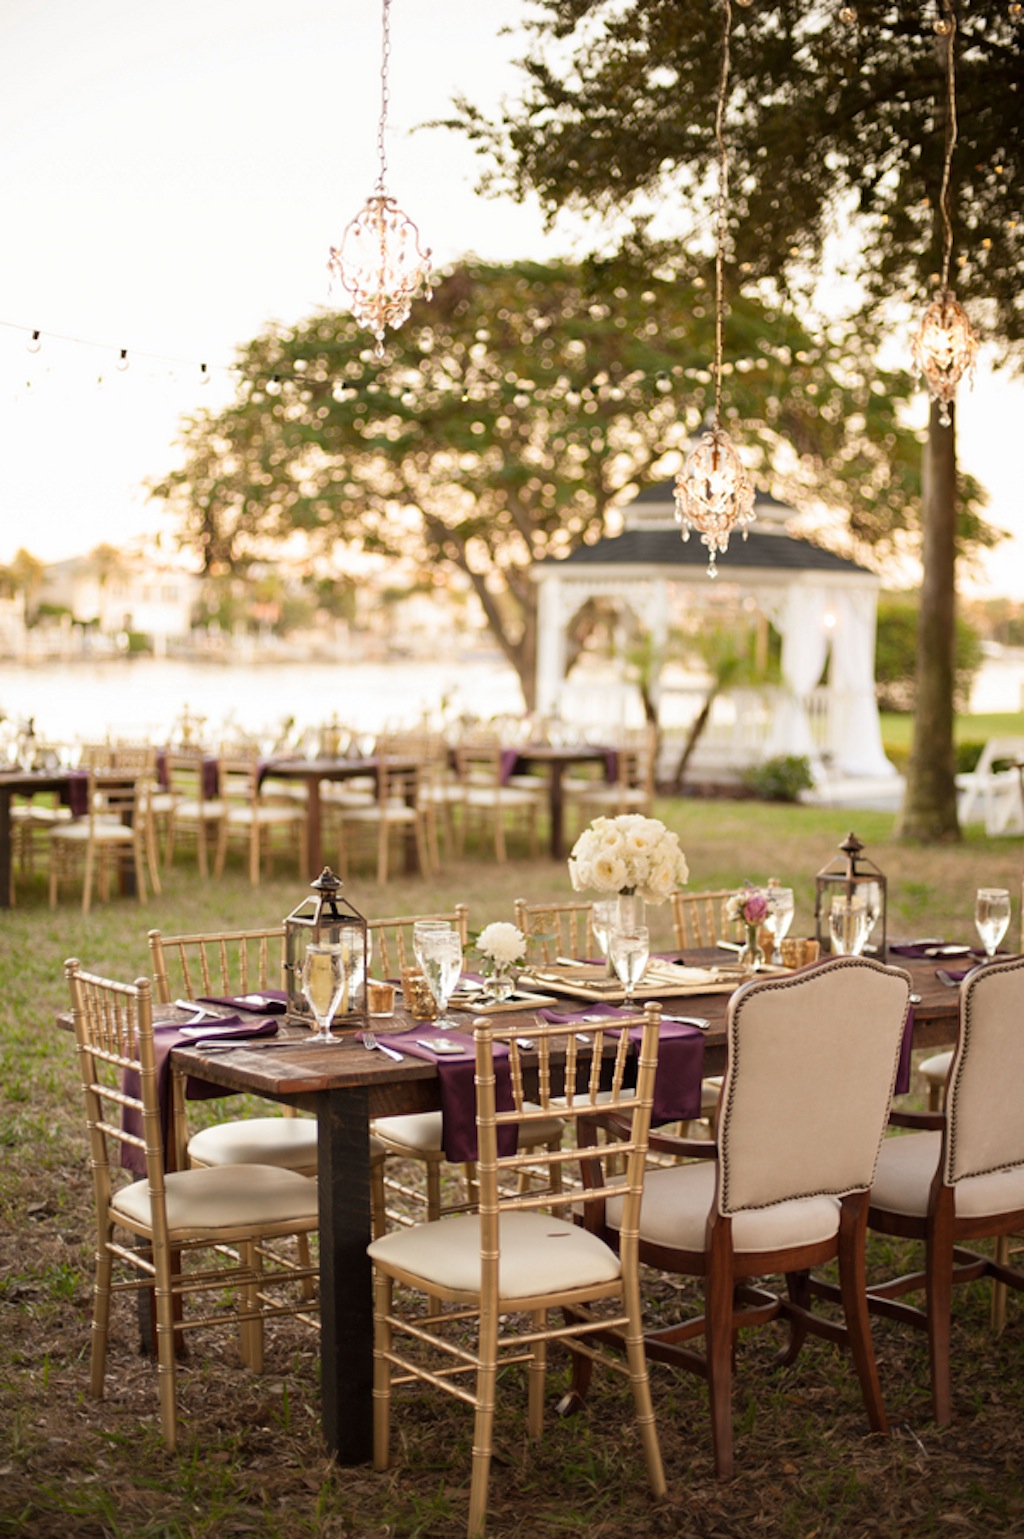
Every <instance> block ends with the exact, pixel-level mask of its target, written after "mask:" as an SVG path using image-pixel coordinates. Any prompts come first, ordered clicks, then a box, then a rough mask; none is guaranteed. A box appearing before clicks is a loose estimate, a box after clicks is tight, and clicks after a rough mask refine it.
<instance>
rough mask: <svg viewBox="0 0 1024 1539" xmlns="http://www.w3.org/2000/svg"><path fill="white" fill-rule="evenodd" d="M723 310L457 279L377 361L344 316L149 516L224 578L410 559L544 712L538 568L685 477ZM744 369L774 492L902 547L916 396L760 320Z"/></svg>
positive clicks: (753, 431)
mask: <svg viewBox="0 0 1024 1539" xmlns="http://www.w3.org/2000/svg"><path fill="white" fill-rule="evenodd" d="M713 308H714V307H713V304H712V303H709V297H708V287H707V279H706V275H705V270H704V265H703V264H701V263H694V262H690V261H680V260H676V261H674V262H672V261H670V260H669V259H668V257H667V256H665V255H664V254H658V256H657V261H656V262H655V264H654V267H653V269H652V268H651V267H650V266H648V265H644V266H643V267H640V266H638V265H637V264H636V263H635V262H634V261H632V260H631V259H630V258H629V257H627V256H623V257H620V258H617V259H615V260H609V261H603V262H597V261H594V262H590V263H584V264H579V265H577V264H571V263H568V262H562V263H554V264H538V263H527V262H524V263H517V264H514V265H510V266H495V265H486V264H482V263H476V262H472V261H466V262H463V263H460V264H459V265H457V266H456V267H454V268H453V269H452V270H451V271H450V272H449V273H447V274H446V275H445V276H444V277H443V278H442V279H441V281H440V283H439V285H438V286H437V288H435V290H434V293H433V296H432V299H431V301H430V303H429V304H428V303H426V302H420V303H419V304H418V305H416V306H415V307H414V310H413V314H412V316H411V317H410V319H409V321H408V322H407V323H406V324H405V326H403V327H402V329H401V330H400V331H398V332H396V333H395V334H394V336H393V337H391V338H389V345H388V353H387V356H386V357H385V359H384V360H383V361H382V362H378V361H377V360H375V359H374V358H373V356H372V351H371V348H370V346H369V344H368V338H367V335H366V332H365V331H364V330H363V329H361V328H360V327H359V326H358V325H357V323H356V322H355V321H354V320H353V319H352V317H351V316H349V315H339V314H334V313H323V314H320V315H317V316H315V317H313V318H312V319H310V320H308V321H306V322H304V323H302V324H301V325H299V326H297V327H295V328H294V329H291V330H282V329H280V328H272V329H270V330H268V331H266V332H265V333H264V334H263V335H261V336H259V337H257V338H255V339H254V340H253V341H252V342H251V343H250V344H249V345H248V346H247V347H246V348H245V349H244V351H243V352H242V353H241V355H240V358H239V367H240V370H241V382H240V384H239V388H238V391H237V396H236V399H235V401H234V402H233V403H231V404H230V405H229V406H228V407H226V408H225V409H224V410H223V411H221V412H219V413H216V414H211V413H203V414H201V415H199V416H197V417H195V418H194V419H192V420H191V421H190V422H189V423H188V424H187V425H186V427H185V430H184V445H185V449H186V458H185V462H184V464H183V466H182V467H181V469H180V470H177V471H175V472H174V473H173V474H172V475H170V476H168V477H167V478H166V480H165V481H164V482H163V483H162V484H161V485H159V486H157V487H156V488H154V491H155V495H157V496H158V497H162V498H164V499H166V501H167V503H168V505H169V508H170V510H171V512H172V513H173V515H174V516H175V517H176V518H177V519H178V522H179V528H180V537H181V540H182V542H183V543H184V544H186V545H188V546H190V547H191V548H193V549H198V550H199V551H200V552H201V553H202V555H203V559H204V566H205V569H206V571H208V572H210V573H211V574H217V573H224V572H231V571H244V569H245V568H246V566H247V565H248V564H250V563H251V562H253V561H254V560H257V559H262V558H265V557H266V556H267V555H268V553H270V552H271V551H273V550H274V549H276V548H277V547H278V546H280V545H281V544H283V543H284V542H285V541H290V540H291V541H294V539H295V537H296V535H298V536H300V537H301V538H302V539H303V540H304V541H305V548H306V549H307V550H308V551H309V552H310V554H311V556H313V557H315V556H316V555H317V554H319V555H320V556H321V558H322V559H330V560H331V561H333V562H334V563H335V569H337V568H338V566H339V564H343V552H344V549H345V548H346V547H348V548H350V549H357V550H360V551H363V552H369V553H371V554H383V555H388V556H405V557H410V556H411V557H413V558H414V559H416V560H417V561H418V563H419V565H420V567H421V569H422V571H423V572H424V573H426V574H428V575H430V576H431V577H432V578H433V581H434V582H436V583H437V584H438V585H439V586H443V585H444V583H445V582H446V580H447V574H448V573H449V572H450V570H451V568H456V569H457V570H458V571H459V572H461V573H462V574H463V578H464V580H465V581H466V582H467V583H468V584H469V585H470V586H471V588H472V589H473V591H474V592H475V593H476V595H477V597H478V598H479V601H480V603H481V605H482V606H483V610H484V613H485V615H486V618H487V622H488V624H489V626H490V628H491V630H492V631H493V633H494V635H495V637H496V638H497V640H498V642H499V644H500V645H501V647H502V649H503V650H504V652H505V655H506V657H507V658H508V659H509V661H510V662H511V663H512V665H513V666H514V667H515V668H516V669H517V671H518V674H519V677H520V680H521V683H522V687H523V692H524V697H525V699H526V700H527V702H530V701H532V697H533V687H534V685H533V672H534V661H535V644H536V616H535V594H534V586H533V583H532V582H531V579H530V568H531V565H532V563H533V562H536V561H541V560H544V559H546V558H549V557H553V556H559V555H563V554H567V553H568V552H569V551H570V550H572V549H573V548H574V547H575V546H576V545H577V544H579V543H580V542H581V541H587V540H594V539H597V538H598V537H600V536H601V535H602V534H604V533H608V532H610V531H611V529H612V528H613V527H614V520H615V514H616V509H617V508H618V506H619V505H620V504H621V502H622V501H623V500H624V497H626V496H627V495H628V493H629V491H630V489H633V490H634V491H635V490H637V489H639V487H640V486H642V485H643V484H645V483H646V482H647V481H649V480H651V479H654V478H655V477H656V476H657V475H667V474H669V473H670V472H671V470H672V469H674V468H675V465H676V464H677V463H678V461H679V457H680V454H681V452H682V450H683V449H684V448H685V445H686V441H687V437H688V435H689V434H692V433H693V432H694V431H696V430H697V429H698V427H699V426H700V424H701V421H702V419H703V417H704V415H705V414H706V412H707V411H708V410H709V409H710V404H711V399H712V397H711V380H710V375H709V371H708V359H709V356H710V350H711V345H712V332H713V325H714V314H713ZM728 367H729V369H730V380H731V388H730V411H731V412H732V413H733V414H734V415H735V416H736V417H737V419H739V420H740V421H742V422H743V423H744V425H745V427H747V428H749V435H748V438H747V442H748V447H749V449H750V451H751V452H752V454H753V455H754V456H755V457H756V456H759V457H760V465H761V475H762V478H763V479H764V481H765V482H766V483H770V484H771V485H772V486H773V487H775V488H777V489H778V490H780V491H783V492H785V493H788V494H789V495H791V496H792V495H793V490H792V489H793V487H794V486H795V487H799V486H800V485H801V484H802V485H803V486H804V487H807V486H810V485H813V486H814V488H815V495H817V496H820V497H821V498H823V499H824V500H826V501H829V502H831V503H832V504H834V505H835V506H838V507H841V508H843V509H845V510H846V511H847V512H848V514H849V516H850V519H851V525H852V527H853V529H854V530H855V531H856V533H857V535H858V537H859V538H860V539H861V540H862V541H863V542H865V545H866V544H868V543H870V544H873V545H876V546H878V545H880V546H881V547H882V548H883V549H884V548H885V547H886V545H887V544H888V545H890V546H891V544H892V542H893V541H894V540H896V539H897V538H898V536H899V534H900V532H901V531H902V530H903V529H905V527H906V524H907V511H908V508H910V509H912V508H913V505H914V502H915V498H916V495H917V492H918V489H919V487H918V474H919V471H918V463H919V448H918V445H917V442H916V439H915V437H914V435H913V434H911V433H910V432H909V431H908V430H907V429H906V428H905V427H903V426H901V425H900V420H899V419H900V406H901V403H903V402H905V399H906V394H907V389H908V381H907V379H906V377H905V376H902V375H898V374H892V375H889V376H886V377H885V378H884V379H880V378H879V376H878V375H877V371H876V369H875V366H874V363H873V361H872V358H871V354H870V350H869V349H868V348H867V347H866V346H865V345H864V343H863V341H862V340H861V339H860V337H859V336H858V335H857V334H856V333H853V334H851V335H849V336H843V337H841V338H840V339H839V340H838V341H831V342H830V341H829V340H826V339H824V338H822V337H820V336H819V337H817V338H812V337H811V336H810V335H809V334H808V333H807V331H806V330H805V329H804V328H803V327H802V326H800V324H799V323H798V321H797V320H796V319H795V318H794V314H793V310H792V307H788V306H783V305H774V306H772V305H768V304H765V303H763V302H761V301H760V300H758V299H749V300H741V301H738V302H737V304H736V305H735V306H734V309H733V317H732V325H731V327H730V336H729V351H728ZM787 456H788V460H789V479H788V482H787V481H786V480H785V477H782V478H781V479H782V482H783V484H782V485H781V486H780V484H779V483H780V474H779V472H778V471H777V470H776V469H775V468H774V467H775V466H777V465H778V464H779V462H780V461H782V460H784V459H786V457H787ZM756 473H757V472H756V470H755V474H756Z"/></svg>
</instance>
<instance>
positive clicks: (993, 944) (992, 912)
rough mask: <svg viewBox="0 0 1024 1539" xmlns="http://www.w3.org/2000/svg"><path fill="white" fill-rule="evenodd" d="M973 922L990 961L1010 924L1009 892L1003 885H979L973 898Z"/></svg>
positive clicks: (987, 959)
mask: <svg viewBox="0 0 1024 1539" xmlns="http://www.w3.org/2000/svg"><path fill="white" fill-rule="evenodd" d="M974 923H975V925H976V926H977V930H978V934H979V935H980V937H981V944H982V945H983V946H984V948H985V960H986V961H987V962H991V960H992V958H993V957H994V956H995V954H996V951H997V950H998V948H999V942H1000V941H1001V940H1002V938H1003V936H1004V935H1005V934H1006V932H1007V930H1008V929H1009V926H1010V894H1009V893H1008V892H1007V890H1006V888H1005V887H979V888H978V895H977V897H976V898H975V900H974Z"/></svg>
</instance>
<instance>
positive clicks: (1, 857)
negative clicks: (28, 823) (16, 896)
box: [0, 787, 11, 908]
mask: <svg viewBox="0 0 1024 1539" xmlns="http://www.w3.org/2000/svg"><path fill="white" fill-rule="evenodd" d="M10 906H11V792H10V791H9V790H8V789H7V788H6V787H0V908H10Z"/></svg>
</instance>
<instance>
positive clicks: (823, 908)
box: [814, 833, 888, 962]
mask: <svg viewBox="0 0 1024 1539" xmlns="http://www.w3.org/2000/svg"><path fill="white" fill-rule="evenodd" d="M839 850H840V855H841V856H842V859H840V858H839V857H838V856H837V857H836V858H835V859H833V860H831V861H830V862H829V864H828V865H827V866H826V867H825V868H824V870H822V871H819V872H818V874H817V876H816V877H815V878H814V933H815V936H816V937H817V940H818V944H819V945H820V946H821V948H822V950H823V951H830V950H831V949H832V935H831V930H830V928H829V916H830V914H831V912H832V899H833V898H834V897H838V896H839V895H840V894H842V895H844V896H846V897H848V898H851V899H862V900H863V903H864V906H865V908H866V909H867V911H868V914H869V915H873V916H874V917H873V919H872V921H871V928H870V932H869V936H868V941H867V944H866V945H865V947H864V951H865V953H870V954H871V955H873V956H877V957H879V958H880V959H881V960H882V961H883V962H884V961H885V959H886V955H887V951H888V920H887V908H888V899H887V885H888V884H887V882H886V879H885V876H884V875H883V874H882V872H881V871H880V870H879V869H878V867H877V866H876V865H875V863H874V861H873V860H869V859H868V857H867V856H866V855H865V854H864V846H863V844H861V842H860V840H859V839H858V838H857V835H856V834H854V833H850V834H847V836H846V838H845V839H844V840H843V842H842V844H841V845H840V846H839Z"/></svg>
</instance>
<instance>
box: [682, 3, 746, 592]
mask: <svg viewBox="0 0 1024 1539" xmlns="http://www.w3.org/2000/svg"><path fill="white" fill-rule="evenodd" d="M722 9H723V15H724V23H723V28H722V69H721V74H720V76H719V82H718V107H717V111H716V113H715V140H716V143H717V145H718V201H717V231H716V237H715V362H714V379H715V419H714V425H713V427H712V428H711V429H710V430H709V431H708V432H706V433H703V434H702V435H701V439H700V442H699V443H698V444H697V446H696V448H694V449H692V450H691V452H690V454H689V456H688V457H687V460H686V463H685V465H684V466H683V468H682V470H681V471H680V472H679V474H678V475H677V476H676V488H675V504H676V522H677V523H679V524H681V525H682V530H683V539H684V540H688V539H689V538H690V530H691V529H696V530H697V532H698V533H699V535H700V538H701V543H702V544H704V545H706V546H707V548H708V576H709V577H717V576H718V568H717V566H716V565H715V557H716V556H717V554H718V552H719V551H726V550H728V548H729V536H730V534H732V533H734V531H735V530H736V529H740V530H741V531H742V534H743V538H744V539H746V537H747V525H748V524H752V523H753V521H754V489H753V487H752V486H751V484H750V482H749V480H748V479H747V475H746V472H745V471H744V469H743V464H742V461H741V460H740V457H739V454H738V453H737V452H736V447H735V445H734V444H733V442H732V439H731V438H730V437H729V435H728V433H727V432H726V431H725V429H724V428H723V426H722V327H723V316H724V314H725V300H724V293H723V289H724V285H723V281H722V269H723V260H724V259H723V251H724V248H725V233H726V231H725V207H726V195H727V190H728V161H727V159H726V153H725V126H724V125H725V103H726V92H727V88H728V84H729V33H730V30H731V27H732V6H731V4H730V0H722Z"/></svg>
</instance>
